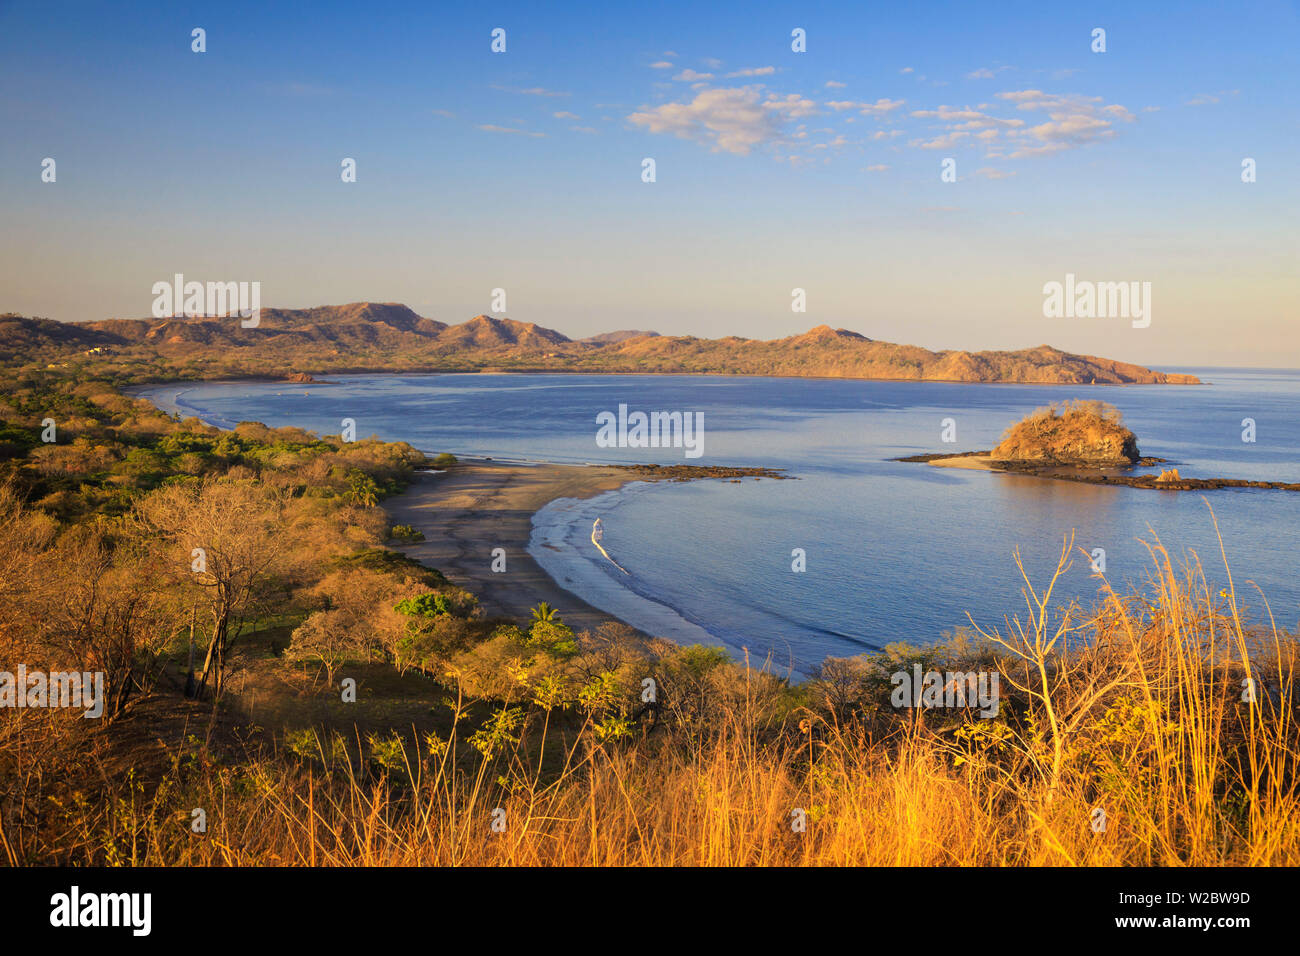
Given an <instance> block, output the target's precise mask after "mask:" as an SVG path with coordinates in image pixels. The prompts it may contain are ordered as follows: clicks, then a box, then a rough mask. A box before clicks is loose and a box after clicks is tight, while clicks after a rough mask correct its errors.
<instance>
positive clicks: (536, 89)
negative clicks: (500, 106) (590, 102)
mask: <svg viewBox="0 0 1300 956" xmlns="http://www.w3.org/2000/svg"><path fill="white" fill-rule="evenodd" d="M492 89H494V90H500V91H501V92H502V93H519V94H520V95H522V96H569V95H570V94H568V93H562V92H560V91H559V90H548V89H546V87H544V86H530V87H528V88H527V89H524V90H517V89H514V88H513V87H509V86H498V85H496V84H495V83H494V84H492Z"/></svg>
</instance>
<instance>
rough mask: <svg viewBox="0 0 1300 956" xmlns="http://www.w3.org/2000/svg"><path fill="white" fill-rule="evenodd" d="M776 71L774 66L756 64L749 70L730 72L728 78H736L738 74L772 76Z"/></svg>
mask: <svg viewBox="0 0 1300 956" xmlns="http://www.w3.org/2000/svg"><path fill="white" fill-rule="evenodd" d="M775 72H776V67H774V66H755V67H750V68H749V69H747V70H736V71H735V72H734V73H728V74H727V79H734V78H735V77H738V76H771V75H772V74H773V73H775Z"/></svg>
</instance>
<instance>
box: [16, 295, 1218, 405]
mask: <svg viewBox="0 0 1300 956" xmlns="http://www.w3.org/2000/svg"><path fill="white" fill-rule="evenodd" d="M96 348H98V349H99V351H98V352H92V350H93V349H96ZM0 361H3V362H4V363H5V364H7V365H19V364H32V363H39V364H52V365H59V364H61V363H63V362H71V361H77V362H78V363H81V362H93V363H95V364H96V365H99V366H102V367H104V369H105V370H106V371H110V372H113V373H116V374H120V375H123V376H127V377H131V378H154V377H166V378H177V377H186V378H191V377H201V378H211V377H221V376H231V377H238V376H250V375H265V376H276V377H283V376H286V375H289V374H292V373H296V372H343V371H363V370H376V371H377V370H393V371H416V370H430V371H438V370H445V371H477V370H481V369H492V370H505V371H571V372H660V373H665V372H671V373H698V374H713V375H782V376H796V377H806V378H872V379H903V380H916V381H948V382H1019V383H1035V384H1052V383H1062V384H1070V385H1090V384H1098V385H1117V384H1130V383H1132V384H1157V385H1186V384H1199V382H1198V380H1197V379H1196V377H1195V376H1190V375H1175V374H1166V373H1164V372H1156V371H1152V370H1151V369H1147V368H1143V367H1142V366H1140V365H1131V364H1128V363H1125V362H1117V361H1114V360H1112V359H1105V358H1096V357H1094V356H1089V355H1073V354H1071V353H1069V352H1062V351H1060V350H1059V349H1054V348H1052V347H1050V346H1047V345H1040V346H1038V347H1037V348H1032V349H1023V350H1020V351H1015V352H954V351H943V352H931V351H929V350H927V349H923V348H919V347H917V346H912V345H894V344H892V343H889V342H878V341H874V340H872V339H869V338H867V337H866V336H864V335H860V334H859V333H857V332H850V331H848V330H845V329H832V328H830V327H829V326H826V325H820V326H817V327H816V328H814V329H810V330H809V331H807V332H804V333H802V334H800V335H792V336H789V337H787V338H783V339H773V340H769V341H763V340H758V339H744V338H739V337H736V336H730V337H727V338H721V339H701V338H695V337H694V336H669V335H659V334H657V333H655V332H637V331H633V330H626V331H622V332H610V333H605V334H604V335H595V336H591V337H589V338H586V339H581V340H578V341H574V340H572V339H569V338H568V337H567V336H565V335H562V334H561V333H559V332H556V331H554V330H553V329H547V328H543V327H541V326H539V325H535V324H533V323H531V322H516V321H515V320H513V319H508V318H495V317H492V316H487V315H477V316H475V317H474V318H472V319H470V320H469V321H467V322H463V323H460V324H458V325H448V324H446V323H444V322H438V321H436V320H434V319H428V318H423V317H421V316H419V315H417V314H416V313H415V312H413V311H412V310H411V309H409V308H407V307H406V306H404V305H401V304H398V303H393V302H385V303H375V302H355V303H352V304H350V305H339V306H320V307H318V308H312V309H263V310H262V313H261V322H260V324H259V326H258V327H257V328H252V329H245V328H243V327H242V326H241V324H240V321H239V319H238V317H236V316H232V317H198V318H166V319H105V320H102V321H95V322H81V323H59V322H51V321H49V320H44V319H31V318H22V317H19V316H14V315H8V316H0Z"/></svg>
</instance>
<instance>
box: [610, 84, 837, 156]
mask: <svg viewBox="0 0 1300 956" xmlns="http://www.w3.org/2000/svg"><path fill="white" fill-rule="evenodd" d="M761 91H762V87H759V86H746V87H737V88H723V89H709V90H702V91H700V92H699V93H698V94H697V95H696V96H695V98H694V99H693V100H691V101H690V102H689V103H664V104H662V105H660V106H656V107H643V108H642V109H641V110H639V111H637V112H635V113H632V114H631V115H630V116H628V121H629V122H630V123H632V124H633V125H634V126H641V127H644V128H645V129H646V130H647V131H649V132H651V133H668V134H671V135H673V136H677V137H679V138H681V139H690V140H694V141H696V142H699V143H705V144H707V145H708V146H710V147H711V148H712V150H713V151H714V152H727V153H735V154H736V155H740V156H745V155H748V154H749V153H750V152H751V151H752V150H753V149H754V148H755V147H758V146H763V145H766V144H770V143H777V142H781V141H784V140H786V139H788V138H790V137H789V134H788V133H787V128H788V126H789V124H790V122H791V121H792V120H795V119H800V118H802V117H805V116H810V115H813V114H814V113H816V111H817V104H816V103H814V102H813V101H812V100H809V99H807V98H805V97H803V96H800V95H798V94H797V93H791V94H789V95H787V96H784V97H783V96H778V95H777V94H775V93H768V94H767V96H766V97H763V95H762V92H761Z"/></svg>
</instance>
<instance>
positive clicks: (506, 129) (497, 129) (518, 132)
mask: <svg viewBox="0 0 1300 956" xmlns="http://www.w3.org/2000/svg"><path fill="white" fill-rule="evenodd" d="M479 129H481V130H486V131H487V132H489V133H512V134H514V135H515V136H532V137H535V138H537V139H541V138H543V137H544V136H545V135H546V134H545V133H535V132H533V131H532V130H526V129H514V128H513V127H510V126H496V125H494V124H492V123H483V124H480V126H479Z"/></svg>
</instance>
